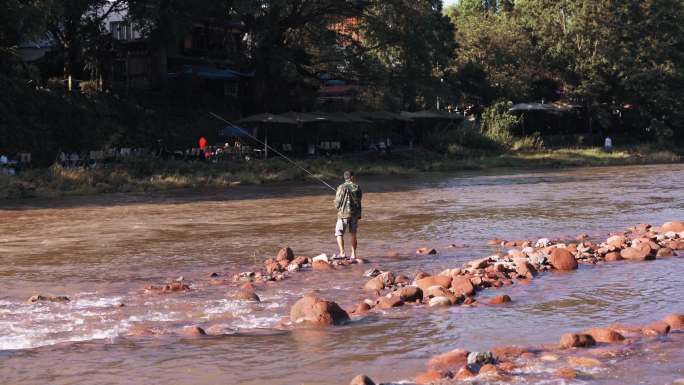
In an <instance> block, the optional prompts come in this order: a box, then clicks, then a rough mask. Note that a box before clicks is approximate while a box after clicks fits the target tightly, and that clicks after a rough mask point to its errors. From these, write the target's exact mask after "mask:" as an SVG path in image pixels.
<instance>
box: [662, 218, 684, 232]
mask: <svg viewBox="0 0 684 385" xmlns="http://www.w3.org/2000/svg"><path fill="white" fill-rule="evenodd" d="M670 231H674V232H675V233H681V232H682V231H684V223H683V222H680V221H672V222H665V223H663V225H662V226H660V232H661V233H667V232H670Z"/></svg>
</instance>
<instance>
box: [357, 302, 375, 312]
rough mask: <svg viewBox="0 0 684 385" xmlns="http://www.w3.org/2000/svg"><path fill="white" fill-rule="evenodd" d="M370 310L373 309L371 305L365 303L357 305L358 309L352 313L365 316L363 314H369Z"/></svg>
mask: <svg viewBox="0 0 684 385" xmlns="http://www.w3.org/2000/svg"><path fill="white" fill-rule="evenodd" d="M370 309H371V307H370V305H369V304H367V303H365V302H361V303H360V304H358V305H356V308H355V309H354V311H352V313H354V314H363V313H367V312H368V311H369V310H370Z"/></svg>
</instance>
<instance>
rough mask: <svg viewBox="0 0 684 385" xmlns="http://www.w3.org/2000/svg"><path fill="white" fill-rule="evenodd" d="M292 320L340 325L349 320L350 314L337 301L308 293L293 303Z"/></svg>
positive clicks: (314, 323) (321, 324)
mask: <svg viewBox="0 0 684 385" xmlns="http://www.w3.org/2000/svg"><path fill="white" fill-rule="evenodd" d="M290 320H292V322H293V323H294V324H308V325H313V326H325V325H340V324H342V323H344V322H346V321H348V320H349V314H347V312H346V311H344V310H342V308H341V307H340V306H339V305H338V304H336V303H335V302H332V301H328V300H325V299H322V298H318V297H314V296H309V295H307V296H304V297H302V298H301V299H299V301H297V302H296V303H295V304H294V305H292V308H291V309H290Z"/></svg>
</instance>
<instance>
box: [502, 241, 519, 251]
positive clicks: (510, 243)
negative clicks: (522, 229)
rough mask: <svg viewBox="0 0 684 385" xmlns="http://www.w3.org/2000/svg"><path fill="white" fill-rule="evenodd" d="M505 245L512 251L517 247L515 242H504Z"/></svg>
mask: <svg viewBox="0 0 684 385" xmlns="http://www.w3.org/2000/svg"><path fill="white" fill-rule="evenodd" d="M503 245H504V247H505V248H507V249H510V248H512V247H515V245H516V243H515V241H508V242H504V244H503Z"/></svg>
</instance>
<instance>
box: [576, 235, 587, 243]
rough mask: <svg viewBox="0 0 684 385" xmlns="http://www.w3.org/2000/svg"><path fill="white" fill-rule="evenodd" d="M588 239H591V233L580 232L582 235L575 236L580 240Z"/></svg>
mask: <svg viewBox="0 0 684 385" xmlns="http://www.w3.org/2000/svg"><path fill="white" fill-rule="evenodd" d="M586 239H589V234H580V235H578V236H576V237H575V240H576V241H580V242H581V241H584V240H586Z"/></svg>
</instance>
